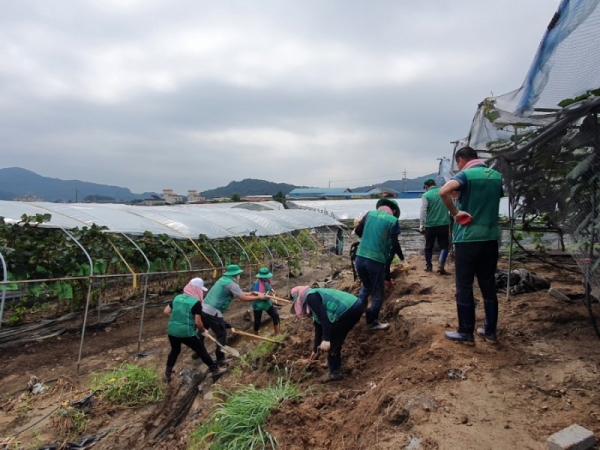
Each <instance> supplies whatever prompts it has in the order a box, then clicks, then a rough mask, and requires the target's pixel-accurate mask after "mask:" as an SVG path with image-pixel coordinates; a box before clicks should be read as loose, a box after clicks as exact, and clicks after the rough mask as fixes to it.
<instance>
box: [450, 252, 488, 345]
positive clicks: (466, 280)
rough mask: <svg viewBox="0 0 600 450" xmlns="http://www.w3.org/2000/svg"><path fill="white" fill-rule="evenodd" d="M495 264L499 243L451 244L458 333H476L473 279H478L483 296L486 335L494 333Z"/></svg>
mask: <svg viewBox="0 0 600 450" xmlns="http://www.w3.org/2000/svg"><path fill="white" fill-rule="evenodd" d="M497 265H498V241H483V242H463V243H458V244H454V266H455V271H456V309H457V312H458V331H459V332H460V333H465V334H473V331H474V330H475V297H474V295H473V281H474V279H475V277H477V283H478V284H479V288H480V289H481V296H482V297H483V306H484V309H485V332H486V333H488V334H495V333H496V326H497V324H498V297H497V295H496V279H495V274H496V267H497Z"/></svg>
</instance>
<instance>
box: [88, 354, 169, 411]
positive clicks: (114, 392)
mask: <svg viewBox="0 0 600 450" xmlns="http://www.w3.org/2000/svg"><path fill="white" fill-rule="evenodd" d="M91 389H92V390H94V391H99V392H100V393H101V398H102V400H103V401H105V402H107V403H108V404H109V405H112V406H121V407H131V406H141V405H146V404H148V403H155V402H157V401H159V400H160V399H161V398H162V393H163V383H162V382H161V381H160V377H159V375H158V373H157V372H156V370H154V369H151V368H141V367H139V366H136V365H135V364H123V365H121V366H119V367H117V368H116V369H114V370H112V371H111V372H108V373H105V374H102V375H96V376H94V377H93V379H92V381H91Z"/></svg>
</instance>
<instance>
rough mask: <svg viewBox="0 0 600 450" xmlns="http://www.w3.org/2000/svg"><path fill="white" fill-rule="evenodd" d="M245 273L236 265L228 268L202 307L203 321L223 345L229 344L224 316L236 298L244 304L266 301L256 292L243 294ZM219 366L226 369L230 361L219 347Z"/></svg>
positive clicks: (216, 352) (217, 353) (217, 355)
mask: <svg viewBox="0 0 600 450" xmlns="http://www.w3.org/2000/svg"><path fill="white" fill-rule="evenodd" d="M243 272H244V271H243V270H242V269H240V267H239V266H238V265H236V264H231V265H229V266H227V270H226V271H225V273H224V274H223V276H222V277H221V278H219V279H218V280H217V282H216V283H215V284H214V285H213V287H212V288H211V289H210V291H208V294H207V295H206V298H205V299H204V303H203V305H202V321H203V322H204V324H205V325H206V327H207V328H210V329H211V330H212V331H213V332H214V333H215V336H216V337H217V341H218V342H219V343H220V344H221V345H226V344H227V323H226V322H225V320H224V319H223V314H224V313H225V312H226V311H227V309H229V305H230V304H231V301H232V300H233V299H234V298H237V299H238V300H241V301H243V302H253V301H256V300H266V299H268V297H266V296H265V295H264V294H260V293H255V292H243V291H242V289H241V288H240V285H239V284H238V283H239V281H240V274H241V273H243ZM215 355H216V357H217V364H218V365H219V366H220V367H225V366H227V365H228V364H229V360H227V359H226V358H225V353H223V352H222V351H221V349H220V347H219V346H217V349H216V350H215Z"/></svg>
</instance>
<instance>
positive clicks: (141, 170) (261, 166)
mask: <svg viewBox="0 0 600 450" xmlns="http://www.w3.org/2000/svg"><path fill="white" fill-rule="evenodd" d="M557 6H558V2H557V1H555V0H528V1H527V2H522V1H517V0H505V1H501V2H498V1H492V0H480V1H478V2H472V1H466V0H458V1H454V2H438V1H422V2H406V1H398V0H396V1H388V0H382V1H377V2H366V1H339V0H337V1H333V0H332V1H317V0H313V1H286V2H280V1H275V0H271V1H268V0H267V1H261V2H244V1H230V2H207V1H192V0H182V1H166V0H93V1H92V0H89V1H78V0H72V1H66V0H57V1H54V2H37V1H26V0H21V1H19V2H10V3H9V4H8V7H7V8H6V11H4V13H3V15H2V16H1V17H0V57H1V58H2V60H3V61H4V64H2V66H0V146H1V147H0V148H1V149H2V155H3V158H2V160H3V167H10V166H20V167H24V168H27V169H30V170H33V171H36V172H38V173H40V174H42V175H45V176H52V177H58V178H65V179H74V178H76V179H83V180H86V181H93V182H98V183H106V184H113V185H119V186H125V187H129V188H130V189H132V190H133V191H134V192H142V191H148V190H155V191H159V190H160V189H162V188H163V187H171V188H173V189H175V190H176V191H180V192H185V191H186V190H187V189H188V188H196V189H200V190H203V189H210V188H214V187H217V186H222V185H225V184H227V183H228V182H229V181H232V180H241V179H243V178H261V179H267V180H270V181H275V182H288V183H294V184H302V185H312V186H318V185H326V184H328V183H330V182H331V185H332V186H336V187H341V186H346V185H347V186H354V185H361V184H371V183H376V182H380V181H384V180H386V179H388V178H400V173H401V172H403V171H404V170H406V171H407V172H408V173H409V176H410V177H412V176H418V175H423V174H426V173H430V172H433V171H436V170H437V160H436V158H438V157H441V156H448V155H449V154H450V152H451V145H450V141H452V140H455V139H457V138H461V137H464V136H465V135H466V134H467V133H468V130H469V126H470V123H471V119H472V117H473V115H474V113H475V109H476V107H477V104H478V103H479V102H480V101H481V100H483V99H484V98H485V97H486V96H489V95H491V94H492V92H493V93H494V94H501V93H504V92H508V91H510V90H512V89H515V88H517V87H519V85H520V84H521V82H522V80H523V78H524V77H525V74H526V72H527V70H528V68H529V64H530V62H531V60H532V58H533V55H534V53H535V51H536V49H537V46H538V43H539V41H540V39H541V37H542V34H543V32H544V29H545V27H546V25H547V24H548V22H549V20H550V18H551V17H552V14H553V13H554V11H555V10H556V8H557ZM394 174H396V175H397V176H395V177H394V176H390V175H394ZM345 180H357V181H356V182H353V181H345ZM358 180H360V181H358Z"/></svg>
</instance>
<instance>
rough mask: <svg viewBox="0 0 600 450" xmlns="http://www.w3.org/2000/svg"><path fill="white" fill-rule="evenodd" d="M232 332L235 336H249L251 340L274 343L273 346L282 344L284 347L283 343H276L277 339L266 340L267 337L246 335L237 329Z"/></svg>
mask: <svg viewBox="0 0 600 450" xmlns="http://www.w3.org/2000/svg"><path fill="white" fill-rule="evenodd" d="M231 332H232V333H234V334H239V335H242V336H248V337H251V338H254V339H260V340H261V341H267V342H272V343H273V344H281V345H283V342H279V341H276V340H275V339H269V338H266V337H262V336H259V335H257V334H252V333H246V332H245V331H240V330H237V329H235V328H232V329H231Z"/></svg>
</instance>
